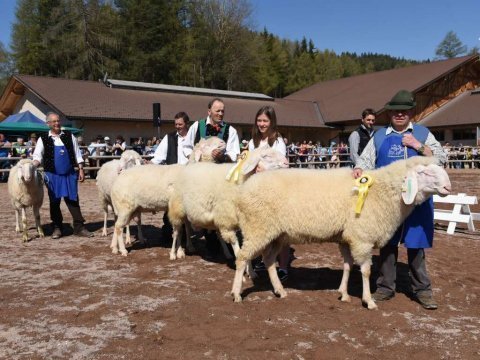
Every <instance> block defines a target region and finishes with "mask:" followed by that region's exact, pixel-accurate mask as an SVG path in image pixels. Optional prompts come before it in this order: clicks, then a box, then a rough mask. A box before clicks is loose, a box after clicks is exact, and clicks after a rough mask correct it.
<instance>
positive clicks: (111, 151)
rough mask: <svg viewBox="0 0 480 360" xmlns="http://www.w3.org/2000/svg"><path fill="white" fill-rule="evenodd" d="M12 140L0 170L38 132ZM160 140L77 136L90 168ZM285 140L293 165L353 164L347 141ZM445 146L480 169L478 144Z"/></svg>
mask: <svg viewBox="0 0 480 360" xmlns="http://www.w3.org/2000/svg"><path fill="white" fill-rule="evenodd" d="M11 140H16V141H8V140H7V138H6V137H5V135H4V134H0V169H8V168H11V167H12V166H13V165H14V164H15V162H16V161H15V160H13V159H12V160H8V158H26V157H31V155H32V154H33V150H34V148H35V144H36V142H37V135H36V134H35V133H32V134H31V135H30V136H29V137H28V141H26V139H25V138H24V137H21V136H18V137H17V138H16V139H11ZM160 141H161V139H159V138H157V137H156V136H154V137H152V138H150V139H144V138H142V137H139V138H134V139H131V141H130V146H128V145H127V142H126V140H125V138H124V137H123V136H122V135H117V136H116V137H115V138H114V139H113V140H112V138H110V137H109V136H103V135H98V136H97V137H95V138H94V139H92V140H91V141H90V143H89V144H86V143H85V141H84V139H83V137H82V136H79V137H78V144H79V145H80V149H81V152H82V156H83V158H84V160H85V162H86V166H90V167H99V166H101V165H102V164H103V163H105V162H106V161H108V160H109V159H110V158H111V156H120V155H121V154H122V153H123V152H124V151H125V150H126V149H127V148H130V149H133V150H135V151H136V152H138V153H139V154H140V155H143V156H146V157H148V156H152V155H153V154H154V153H155V150H156V149H157V147H158V145H159V144H160ZM284 141H285V144H286V146H287V156H288V158H289V161H290V163H291V164H292V167H299V168H312V169H327V168H337V167H352V166H353V165H352V162H351V160H350V149H349V148H348V144H347V143H346V142H344V141H340V142H339V144H337V143H336V142H335V141H331V142H330V144H322V143H321V142H320V141H317V142H313V141H307V140H304V141H302V142H300V141H297V142H288V140H287V138H284ZM240 147H241V150H245V149H247V147H248V140H247V139H245V140H242V142H241V143H240ZM443 147H444V149H445V151H446V153H447V155H448V160H449V161H448V162H447V164H446V165H445V166H446V167H449V168H455V169H464V168H470V169H472V168H476V169H478V168H480V154H479V147H474V146H464V145H462V144H461V143H458V144H455V145H452V144H450V143H448V142H446V143H445V144H444V145H443ZM2 158H3V160H2ZM95 174H96V171H95V170H94V171H91V172H90V176H91V177H92V178H94V177H95ZM7 177H8V173H6V172H0V181H6V178H7Z"/></svg>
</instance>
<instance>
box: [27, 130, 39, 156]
mask: <svg viewBox="0 0 480 360" xmlns="http://www.w3.org/2000/svg"><path fill="white" fill-rule="evenodd" d="M25 145H27V146H28V148H27V156H28V157H32V155H33V152H34V150H35V146H36V145H37V134H35V133H32V134H30V140H28V141H27V142H26V143H25Z"/></svg>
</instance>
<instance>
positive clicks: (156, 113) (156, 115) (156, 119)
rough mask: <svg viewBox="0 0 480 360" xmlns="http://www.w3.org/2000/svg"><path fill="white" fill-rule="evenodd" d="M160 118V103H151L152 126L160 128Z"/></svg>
mask: <svg viewBox="0 0 480 360" xmlns="http://www.w3.org/2000/svg"><path fill="white" fill-rule="evenodd" d="M161 118H162V113H161V107H160V103H153V126H154V127H160V122H161Z"/></svg>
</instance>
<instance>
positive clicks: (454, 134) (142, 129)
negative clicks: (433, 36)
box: [0, 55, 480, 144]
mask: <svg viewBox="0 0 480 360" xmlns="http://www.w3.org/2000/svg"><path fill="white" fill-rule="evenodd" d="M479 88H480V60H479V56H478V55H473V56H464V57H459V58H455V59H449V60H442V61H435V62H429V63H423V64H420V65H415V66H410V67H406V68H399V69H394V70H388V71H381V72H375V73H369V74H364V75H358V76H353V77H349V78H343V79H338V80H331V81H325V82H319V83H316V84H313V85H312V86H309V87H307V88H304V89H302V90H299V91H297V92H295V93H293V94H290V95H289V96H287V97H285V98H283V99H274V98H271V97H268V96H266V95H263V94H255V93H243V92H234V91H222V90H215V89H202V88H190V87H182V86H170V85H162V84H148V83H140V82H132V81H122V80H113V79H106V80H105V81H99V82H93V81H81V80H70V79H60V78H49V77H40V76H28V75H14V76H13V77H12V78H11V79H10V81H9V83H8V85H7V87H6V88H5V90H4V92H3V94H2V96H1V98H0V120H1V119H4V118H5V117H6V116H8V115H10V114H15V113H18V112H22V111H26V110H29V111H31V112H32V113H33V114H35V115H37V116H38V117H40V118H45V114H46V112H48V111H51V110H54V111H57V112H59V113H60V114H61V116H62V117H63V118H64V119H66V120H67V121H68V122H69V123H71V124H72V125H73V126H75V127H80V128H83V129H84V131H85V132H84V135H85V137H86V139H87V140H88V139H89V138H91V137H94V136H96V135H97V134H104V135H110V136H115V135H117V134H123V135H124V136H125V137H126V138H134V137H138V136H143V137H151V136H155V135H156V134H157V133H156V132H157V130H156V129H155V128H153V126H152V104H153V103H160V104H161V109H162V120H163V123H162V126H161V133H162V135H163V134H165V133H166V132H169V131H172V130H173V117H174V115H175V114H176V113H177V112H179V111H185V112H187V113H188V114H189V116H190V118H191V119H192V120H197V119H200V118H203V117H205V116H206V113H207V104H208V102H209V101H210V100H211V99H212V98H213V97H218V96H219V97H222V98H223V99H224V101H225V105H226V114H225V120H226V121H227V122H229V123H231V124H232V125H234V126H235V127H236V128H237V129H238V130H239V133H240V134H241V137H242V138H247V139H248V138H249V137H250V135H249V134H250V131H251V128H252V125H253V121H254V116H255V114H256V112H257V110H258V109H259V108H260V107H262V106H264V105H271V106H273V107H274V108H275V110H276V113H277V118H278V125H279V128H280V131H281V132H282V133H283V134H284V136H286V137H288V138H289V139H290V140H297V141H298V140H304V139H306V140H313V141H316V140H320V141H322V142H323V143H328V142H329V141H330V140H332V139H334V138H338V137H339V138H341V139H345V138H346V137H347V136H348V134H349V133H350V132H351V131H352V130H353V129H354V128H355V127H356V126H358V124H359V123H360V114H361V112H362V111H363V109H365V108H367V107H371V108H374V109H375V110H377V111H378V123H379V124H386V123H387V119H386V113H385V111H384V109H383V107H384V105H385V103H386V102H387V101H389V99H390V98H391V97H392V96H393V95H394V94H395V93H396V92H397V91H398V90H400V89H407V90H410V91H412V92H413V93H414V95H415V99H416V102H417V108H416V112H417V115H416V121H419V122H420V123H422V124H424V125H426V126H428V127H429V128H431V129H432V130H433V131H435V134H436V135H437V136H438V137H439V139H440V140H443V141H450V142H463V144H473V143H474V142H475V141H476V136H477V135H476V132H477V128H478V127H479V126H480V94H479V91H478V89H479ZM472 134H474V135H472Z"/></svg>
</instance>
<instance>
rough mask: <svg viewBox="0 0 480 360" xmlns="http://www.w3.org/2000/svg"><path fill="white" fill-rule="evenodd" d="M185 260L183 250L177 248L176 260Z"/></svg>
mask: <svg viewBox="0 0 480 360" xmlns="http://www.w3.org/2000/svg"><path fill="white" fill-rule="evenodd" d="M184 258H185V251H184V250H183V248H178V250H177V259H184Z"/></svg>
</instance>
